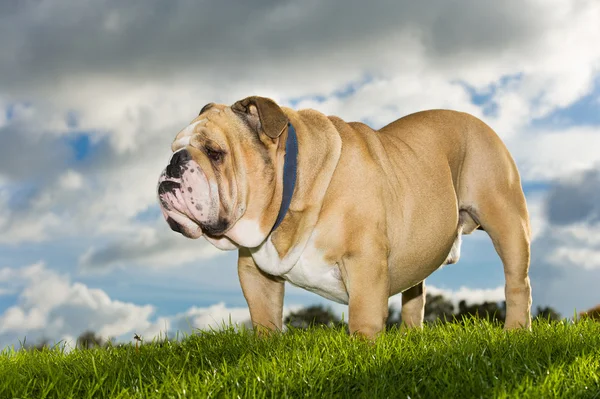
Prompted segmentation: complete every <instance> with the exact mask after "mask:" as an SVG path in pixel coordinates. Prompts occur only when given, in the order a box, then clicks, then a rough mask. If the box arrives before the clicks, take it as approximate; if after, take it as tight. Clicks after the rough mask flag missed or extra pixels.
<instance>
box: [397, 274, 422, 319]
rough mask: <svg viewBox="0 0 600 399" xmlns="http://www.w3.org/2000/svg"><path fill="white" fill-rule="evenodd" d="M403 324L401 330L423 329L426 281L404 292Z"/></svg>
mask: <svg viewBox="0 0 600 399" xmlns="http://www.w3.org/2000/svg"><path fill="white" fill-rule="evenodd" d="M400 313H401V315H402V324H401V325H400V330H401V331H403V330H405V329H407V328H414V327H417V328H421V327H422V326H423V318H424V316H425V281H421V282H420V283H419V284H417V285H415V286H413V287H411V288H409V289H407V290H406V291H404V292H402V309H401V311H400Z"/></svg>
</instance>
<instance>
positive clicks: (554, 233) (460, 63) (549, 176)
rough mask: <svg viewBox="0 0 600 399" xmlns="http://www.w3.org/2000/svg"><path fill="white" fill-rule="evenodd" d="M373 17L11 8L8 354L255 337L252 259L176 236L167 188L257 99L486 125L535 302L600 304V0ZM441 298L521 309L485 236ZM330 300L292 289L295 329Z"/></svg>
mask: <svg viewBox="0 0 600 399" xmlns="http://www.w3.org/2000/svg"><path fill="white" fill-rule="evenodd" d="M363 3H364V2H362V3H361V2H358V1H350V2H349V3H348V2H341V1H334V2H330V3H327V4H317V3H314V4H312V3H311V4H304V5H303V6H302V7H300V6H299V3H295V2H286V3H281V5H278V6H276V7H273V6H272V5H271V4H266V3H265V4H263V3H262V2H256V3H253V4H252V5H249V4H244V5H239V6H236V7H237V8H231V7H229V8H228V7H225V6H224V5H218V4H213V5H203V6H202V7H201V6H200V5H198V4H196V3H195V2H190V1H183V0H181V1H179V0H178V1H175V2H172V3H169V4H170V5H169V6H164V5H163V6H159V4H158V3H156V4H154V3H153V2H152V1H151V2H150V3H148V2H141V1H133V2H128V3H127V4H122V5H115V4H109V3H108V2H104V1H98V2H94V4H85V5H84V4H83V3H82V4H81V5H79V6H77V7H73V6H72V5H69V10H70V13H71V14H70V15H72V18H71V19H70V20H69V21H64V18H62V17H63V15H64V14H63V7H65V6H66V3H64V2H63V1H59V0H56V1H53V2H47V3H45V4H46V5H45V7H46V8H44V9H43V10H42V9H38V8H39V7H41V5H39V4H34V3H27V4H25V3H23V4H19V5H18V6H16V7H13V8H11V9H9V10H6V12H3V13H0V26H2V27H3V28H2V29H4V30H3V32H5V33H6V34H3V35H1V36H2V37H1V38H0V46H2V48H3V49H6V50H5V51H3V52H2V53H0V76H1V77H2V78H0V82H1V83H0V107H1V108H2V109H3V110H4V112H3V113H2V112H0V140H2V141H1V143H2V144H1V145H0V347H2V346H5V345H11V344H18V340H19V339H22V337H23V336H27V337H28V340H29V341H30V342H32V341H36V340H38V339H41V338H42V337H47V338H50V339H52V340H59V339H65V340H67V341H68V340H72V339H73V338H74V337H76V336H77V335H78V334H80V333H81V332H83V331H84V330H86V329H93V330H95V331H97V332H98V333H99V334H101V335H103V336H117V337H119V339H121V340H129V339H130V338H131V337H130V336H132V334H133V332H134V331H135V332H138V333H142V334H144V335H145V336H146V337H149V336H153V335H155V334H158V333H159V332H161V331H164V328H165V326H167V327H168V329H169V331H171V332H172V331H173V330H176V329H177V328H179V327H180V326H184V325H186V323H185V322H189V323H190V324H191V325H193V326H194V327H197V328H206V327H207V326H209V325H214V324H215V321H220V320H222V319H223V318H229V317H230V316H231V318H232V320H234V321H239V322H243V321H244V320H247V318H248V311H247V306H246V303H245V300H244V297H243V296H242V293H241V289H240V286H239V281H238V278H237V270H236V253H235V252H220V251H218V250H216V249H214V248H212V247H211V246H210V245H209V244H207V243H206V242H204V241H203V240H198V241H192V240H188V239H185V238H183V237H181V236H179V235H176V234H175V233H173V232H171V231H170V229H169V228H168V226H167V225H166V223H165V222H164V221H163V220H162V215H161V214H160V211H159V208H158V205H157V203H156V198H155V194H154V192H155V186H156V181H157V179H158V176H159V174H160V171H161V170H162V168H163V167H164V165H165V163H166V161H167V160H168V157H169V154H170V143H171V141H172V140H173V138H174V137H175V135H176V133H177V132H178V131H179V130H181V129H182V128H183V127H185V126H186V125H187V124H188V123H189V121H190V120H192V119H193V118H194V117H195V116H196V115H197V112H198V111H199V109H200V108H202V106H203V105H204V104H206V103H208V102H220V103H224V104H232V103H233V102H235V101H236V100H238V99H240V98H244V97H246V96H249V95H263V96H267V97H271V98H273V99H274V100H276V101H277V102H278V103H279V104H280V105H285V106H290V107H293V108H296V109H301V108H314V109H316V110H318V111H320V112H323V113H325V114H328V115H338V116H340V117H342V118H344V119H345V120H348V121H353V120H358V121H363V122H365V123H367V124H369V125H371V126H372V127H374V128H378V127H381V126H383V125H385V124H387V123H389V122H391V121H393V120H395V119H397V118H399V117H401V116H403V115H406V114H409V113H411V112H415V111H419V110H423V109H428V108H451V109H457V110H461V111H465V112H469V113H472V114H474V115H476V116H478V117H480V118H481V119H483V120H484V121H485V122H486V123H488V124H489V125H490V126H491V127H492V128H494V129H495V130H496V131H497V132H498V134H499V135H500V137H501V138H502V139H503V140H504V142H505V143H506V145H507V147H508V148H509V150H510V151H511V153H512V155H513V157H514V158H515V160H516V162H517V165H518V167H519V170H520V173H521V176H522V182H523V188H524V191H525V194H526V196H527V200H528V207H529V209H530V213H531V220H532V226H533V229H534V238H533V243H532V264H531V278H532V285H533V300H534V307H535V306H537V305H540V306H545V305H550V306H553V307H555V308H556V309H558V310H559V311H560V312H561V313H562V314H563V315H564V316H570V315H572V313H573V310H574V309H575V308H576V309H577V310H585V309H588V308H591V307H592V306H594V305H597V304H598V303H600V295H599V294H598V293H597V289H596V288H595V287H596V286H597V282H598V281H599V279H600V239H599V238H598V237H600V225H599V223H598V220H600V219H599V218H598V215H599V214H600V205H598V204H600V198H599V197H598V196H599V194H598V193H599V192H600V179H599V178H598V177H597V176H599V175H600V174H598V173H597V171H598V170H599V167H600V151H598V150H597V149H598V148H600V116H599V115H600V112H599V111H600V79H599V78H600V70H599V65H600V49H599V48H598V46H597V43H598V42H600V28H599V27H600V12H599V11H600V10H599V6H598V4H597V2H594V1H582V2H581V3H580V4H579V5H578V7H574V6H572V5H565V4H564V3H560V2H556V3H554V0H552V1H549V2H548V3H545V4H540V3H539V2H535V1H524V2H519V3H518V7H517V6H516V3H515V4H512V1H507V2H505V3H502V4H500V3H498V4H491V3H490V4H487V5H482V4H479V3H477V4H476V3H474V2H473V1H467V0H461V1H459V2H456V3H455V4H454V5H453V6H452V7H450V6H449V5H448V4H447V3H446V2H444V1H442V0H439V1H434V2H433V3H431V4H429V5H428V6H424V5H417V4H414V3H413V2H404V1H400V2H397V4H396V3H395V4H393V5H391V4H387V5H384V4H383V3H379V2H375V3H372V4H371V5H370V6H369V5H367V4H366V3H365V4H363ZM449 7H450V8H449ZM142 11H143V12H142ZM34 15H38V16H39V18H34V17H33V16H34ZM247 15H253V16H254V17H253V18H252V19H251V20H252V21H253V22H252V23H250V22H249V20H248V18H247ZM490 15H494V16H495V18H498V20H497V21H496V20H494V21H491V20H488V19H489V18H490ZM486 20H488V23H487V24H481V23H479V22H477V21H486ZM57 21H62V22H64V23H60V24H59V23H57ZM307 26H309V27H310V29H307V28H306V27H307ZM167 27H169V28H168V29H167ZM40 31H43V32H45V42H44V46H41V45H40V43H39V41H37V40H34V38H35V37H37V36H36V32H40ZM72 37H77V38H78V41H77V43H75V42H72V41H71V38H72ZM199 38H203V39H202V40H200V39H199ZM207 38H210V40H208V39H207ZM69 43H70V44H71V45H67V44H69ZM596 199H597V200H596ZM580 204H587V205H586V206H585V209H583V208H582V212H580V213H581V215H579V216H578V217H575V216H573V214H574V213H573V212H570V208H571V206H581V205H580ZM557 221H560V223H559V222H557ZM426 284H427V286H428V287H429V290H430V292H433V293H442V294H444V295H446V296H448V297H449V298H450V299H452V300H453V301H454V302H457V301H459V300H462V299H464V300H467V301H471V302H476V301H482V300H494V301H497V300H502V299H503V295H504V294H503V284H504V275H503V270H502V264H501V262H500V260H499V258H498V256H497V254H496V253H495V250H494V248H493V246H492V244H491V242H490V240H489V238H488V237H487V236H486V234H485V233H484V232H480V231H478V232H475V233H473V234H472V235H471V236H468V237H464V241H463V245H462V251H461V259H460V261H459V263H458V264H455V265H449V266H445V267H443V268H442V269H440V270H438V271H437V272H435V273H434V274H433V275H431V276H430V277H429V278H428V279H427V282H426ZM399 300H400V298H399V296H396V297H393V298H392V299H390V303H392V304H394V305H395V306H398V307H399V304H400V302H399ZM313 303H324V304H327V305H331V306H332V307H333V308H334V310H335V311H336V312H338V313H341V312H347V309H346V307H344V306H340V305H336V304H334V303H333V302H330V301H327V300H325V299H323V298H321V297H319V296H317V295H315V294H311V293H309V292H306V291H303V290H301V289H299V288H295V287H291V286H289V285H288V286H287V287H286V298H285V306H286V308H285V311H286V312H289V311H290V310H292V309H294V308H296V307H297V306H301V305H309V304H313Z"/></svg>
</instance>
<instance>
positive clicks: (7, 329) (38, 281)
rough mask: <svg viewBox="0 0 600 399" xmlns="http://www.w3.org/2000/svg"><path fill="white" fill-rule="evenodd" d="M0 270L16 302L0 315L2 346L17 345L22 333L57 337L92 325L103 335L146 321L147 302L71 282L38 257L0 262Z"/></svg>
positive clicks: (118, 333) (31, 336)
mask: <svg viewBox="0 0 600 399" xmlns="http://www.w3.org/2000/svg"><path fill="white" fill-rule="evenodd" d="M7 270H8V271H7ZM2 274H3V277H4V278H3V280H2V281H3V284H8V286H9V288H10V289H13V290H14V289H16V290H19V296H18V303H17V304H16V305H14V306H11V307H9V308H7V309H6V310H5V311H4V313H3V314H1V315H0V345H1V346H2V347H4V346H6V345H12V344H14V345H17V343H18V341H19V340H21V341H22V340H23V338H24V337H25V336H26V337H27V341H28V342H30V343H31V342H36V341H38V340H40V339H42V338H48V339H50V340H55V341H58V340H61V339H65V338H66V337H72V336H78V335H79V334H81V333H82V332H84V331H86V330H92V331H95V332H96V333H98V334H99V335H101V336H102V337H104V338H107V337H108V336H113V337H118V336H122V335H123V334H125V333H128V332H131V331H132V330H134V329H139V330H144V329H148V328H150V327H151V326H152V322H151V321H150V320H149V318H150V316H151V315H152V314H153V312H154V307H153V306H151V305H143V306H138V305H135V304H132V303H123V302H120V301H117V300H112V299H111V298H109V297H108V295H107V294H106V293H105V292H104V291H102V290H99V289H94V288H90V287H87V286H86V285H84V284H81V283H77V282H71V281H70V278H69V276H68V275H60V274H58V273H56V272H54V271H52V270H50V269H48V268H46V266H45V265H44V264H43V263H37V264H33V265H31V266H27V267H23V268H20V269H6V268H5V269H3V272H2ZM71 344H73V342H71ZM17 346H18V345H17Z"/></svg>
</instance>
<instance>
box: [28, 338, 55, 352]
mask: <svg viewBox="0 0 600 399" xmlns="http://www.w3.org/2000/svg"><path fill="white" fill-rule="evenodd" d="M25 349H28V350H35V351H43V350H44V349H50V340H49V339H48V338H42V339H40V340H39V342H38V343H37V344H35V345H31V346H29V347H27V348H25Z"/></svg>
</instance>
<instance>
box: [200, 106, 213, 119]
mask: <svg viewBox="0 0 600 399" xmlns="http://www.w3.org/2000/svg"><path fill="white" fill-rule="evenodd" d="M214 105H215V103H208V104H206V105H205V106H204V107H202V109H201V110H200V113H199V114H198V116H200V115H202V114H203V113H205V112H206V111H208V110H209V109H211V108H212V107H214Z"/></svg>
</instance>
